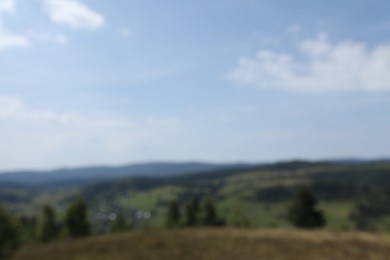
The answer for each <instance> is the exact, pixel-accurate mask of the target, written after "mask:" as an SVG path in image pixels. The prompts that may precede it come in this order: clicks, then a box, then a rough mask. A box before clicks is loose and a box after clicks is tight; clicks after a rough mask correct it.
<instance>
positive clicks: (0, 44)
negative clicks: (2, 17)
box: [0, 24, 30, 52]
mask: <svg viewBox="0 0 390 260" xmlns="http://www.w3.org/2000/svg"><path fill="white" fill-rule="evenodd" d="M29 46H30V40H29V39H28V37H26V36H24V35H18V34H14V33H11V32H8V31H7V30H5V29H4V28H3V27H2V26H1V24H0V52H1V51H5V50H8V49H12V48H27V47H29Z"/></svg>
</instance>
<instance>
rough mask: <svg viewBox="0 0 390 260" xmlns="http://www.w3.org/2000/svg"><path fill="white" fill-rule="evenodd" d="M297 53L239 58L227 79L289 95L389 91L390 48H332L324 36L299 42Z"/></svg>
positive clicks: (355, 44)
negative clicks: (273, 89) (308, 92)
mask: <svg viewBox="0 0 390 260" xmlns="http://www.w3.org/2000/svg"><path fill="white" fill-rule="evenodd" d="M297 53H298V54H299V55H293V54H289V53H280V52H275V51H272V50H260V51H259V52H258V53H257V54H256V56H255V57H253V58H245V57H244V58H241V59H240V61H239V65H238V67H237V68H236V69H235V70H234V71H233V72H232V73H231V75H230V78H231V79H233V80H235V81H237V82H239V83H247V84H251V85H256V86H258V87H262V88H278V89H286V90H293V91H354V90H360V91H387V90H390V44H380V45H377V46H376V47H374V48H372V49H369V48H367V46H366V45H365V44H364V43H360V42H353V41H342V42H338V43H335V44H332V43H331V42H330V41H329V40H328V37H327V35H326V34H323V33H322V34H319V35H318V37H317V38H316V39H310V40H304V41H301V42H300V43H299V45H298V50H297Z"/></svg>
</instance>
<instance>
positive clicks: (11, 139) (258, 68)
mask: <svg viewBox="0 0 390 260" xmlns="http://www.w3.org/2000/svg"><path fill="white" fill-rule="evenodd" d="M389 9H390V3H389V2H388V1H379V0H377V1H375V0H374V1H372V0H371V1H368V0H367V1H362V0H360V1H359V0H358V1H342V2H340V1H311V2H308V1H303V0H300V1H290V0H278V1H275V0H273V1H260V0H196V1H195V0H193V1H178V0H167V1H155V0H153V1H152V0H146V1H145V0H142V1H141V0H138V1H129V0H126V1H125V0H116V1H100V0H94V1H92V0H28V1H27V0H0V124H1V127H0V143H1V145H0V170H16V169H31V168H33V169H48V168H57V167H74V166H81V165H107V164H109V165H119V164H127V163H132V162H145V161H194V160H197V161H199V160H201V161H211V162H231V161H248V162H268V161H278V160H289V159H296V158H304V159H312V160H318V159H333V158H349V157H359V158H382V157H389V156H390V139H389V133H390V120H389V115H390V39H389V37H388V35H390V34H389V33H390V18H388V10H389Z"/></svg>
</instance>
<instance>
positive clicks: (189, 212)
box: [183, 199, 200, 227]
mask: <svg viewBox="0 0 390 260" xmlns="http://www.w3.org/2000/svg"><path fill="white" fill-rule="evenodd" d="M199 213H200V207H199V201H198V200H197V199H193V200H191V201H190V202H189V203H188V204H187V205H186V206H185V211H184V214H185V215H184V222H183V225H184V226H185V227H194V226H197V225H199Z"/></svg>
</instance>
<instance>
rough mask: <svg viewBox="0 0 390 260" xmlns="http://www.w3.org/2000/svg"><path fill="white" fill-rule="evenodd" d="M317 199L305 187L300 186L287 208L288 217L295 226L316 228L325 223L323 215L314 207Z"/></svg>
mask: <svg viewBox="0 0 390 260" xmlns="http://www.w3.org/2000/svg"><path fill="white" fill-rule="evenodd" d="M316 206H317V201H316V199H315V197H314V195H313V194H312V192H311V191H310V190H309V189H308V188H307V187H301V188H300V189H299V190H298V192H297V194H296V196H295V199H294V201H293V203H292V205H291V206H290V208H289V211H288V219H289V220H290V222H291V223H292V224H293V225H295V226H296V227H300V228H318V227H323V226H324V225H325V216H324V214H323V212H322V211H320V210H318V209H317V208H316Z"/></svg>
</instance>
